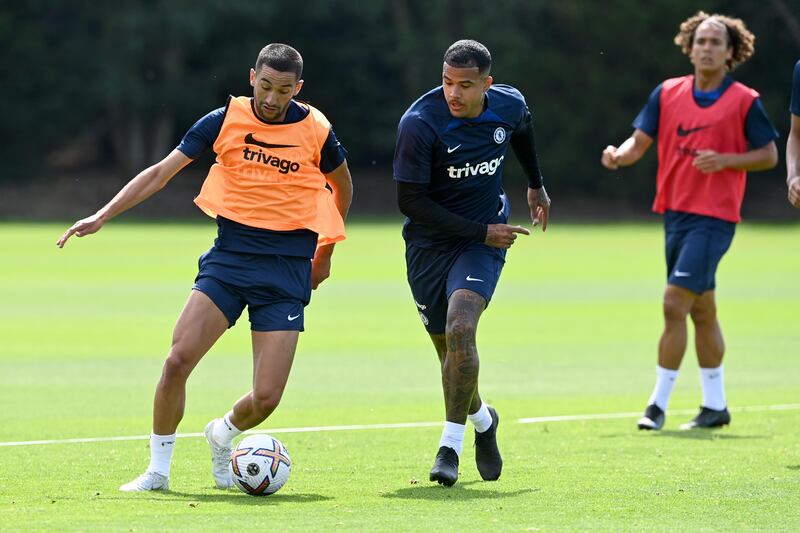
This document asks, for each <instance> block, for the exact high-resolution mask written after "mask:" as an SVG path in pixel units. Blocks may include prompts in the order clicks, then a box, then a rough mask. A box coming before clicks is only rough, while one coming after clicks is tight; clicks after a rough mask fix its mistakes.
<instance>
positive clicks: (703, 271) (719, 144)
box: [601, 11, 778, 430]
mask: <svg viewBox="0 0 800 533" xmlns="http://www.w3.org/2000/svg"><path fill="white" fill-rule="evenodd" d="M754 40H755V37H754V36H753V34H752V33H750V32H749V31H748V30H747V27H746V26H745V24H744V23H743V22H742V21H741V20H739V19H735V18H730V17H727V16H724V15H708V14H707V13H704V12H702V11H700V12H698V13H697V14H695V15H694V16H692V17H690V18H688V19H686V20H685V21H684V22H683V23H681V25H680V31H679V32H678V35H677V36H676V37H675V44H677V45H678V46H680V47H681V50H682V51H683V52H684V53H685V54H686V55H687V56H689V59H690V61H691V62H692V65H694V74H691V75H688V76H683V77H680V78H673V79H669V80H666V81H664V82H663V83H661V84H660V85H659V86H658V87H656V88H655V90H654V91H653V92H652V93H651V94H650V97H649V99H648V100H647V104H646V105H645V107H644V109H643V110H642V111H641V113H639V116H638V117H636V120H635V121H634V123H633V126H634V128H635V130H634V132H633V135H632V136H631V137H630V138H629V139H627V140H626V141H625V142H624V143H622V145H621V146H620V147H619V148H617V147H616V146H608V147H607V148H606V149H605V150H604V151H603V155H602V158H601V162H602V164H603V165H604V166H605V167H606V168H609V169H616V168H618V167H620V166H627V165H632V164H633V163H635V162H636V161H638V160H639V159H640V158H641V157H642V155H644V153H645V152H646V151H647V149H648V148H649V147H650V145H651V144H652V143H653V139H654V138H656V137H657V138H658V176H657V178H656V198H655V202H654V203H653V210H654V211H655V212H657V213H662V214H663V215H664V231H665V236H666V262H667V288H666V291H665V293H664V304H663V309H664V332H663V334H662V335H661V341H660V342H659V345H658V366H657V367H656V385H655V388H654V390H653V393H652V395H651V396H650V400H649V402H648V406H647V409H646V410H645V413H644V416H643V417H642V418H641V419H640V420H639V423H638V426H639V429H646V430H658V429H661V428H662V427H663V425H664V413H665V411H666V410H667V404H668V403H669V397H670V393H671V392H672V387H673V385H674V383H675V379H676V378H677V377H678V368H679V367H680V364H681V360H682V359H683V355H684V352H685V351H686V342H687V331H686V317H687V315H690V316H691V318H692V322H693V323H694V328H695V349H696V352H697V360H698V362H699V365H700V377H701V382H702V387H703V403H702V405H701V407H700V412H699V413H698V414H697V416H696V417H695V418H694V419H693V420H692V421H691V422H689V423H687V424H684V425H683V426H681V427H682V428H683V429H692V428H713V427H719V426H723V425H727V424H729V423H730V420H731V417H730V413H729V412H728V408H727V402H726V400H725V390H724V387H723V369H722V358H723V354H724V352H725V343H724V341H723V338H722V330H721V329H720V325H719V321H718V320H717V307H716V300H715V290H714V289H715V286H716V283H715V274H716V270H717V264H718V263H719V261H720V259H721V258H722V256H723V255H724V254H725V252H726V251H727V250H728V247H729V246H730V244H731V241H732V240H733V234H734V231H735V229H736V223H738V222H739V220H740V219H741V217H740V209H741V205H742V199H743V197H744V191H745V177H746V172H747V171H749V170H750V171H751V170H766V169H769V168H772V167H774V166H775V164H776V163H777V160H778V152H777V149H776V147H775V139H776V138H777V137H778V133H777V131H775V128H774V127H773V126H772V124H771V123H770V121H769V118H767V115H766V112H765V111H764V107H763V105H762V104H761V100H760V99H759V97H758V93H757V92H756V91H754V90H753V89H750V88H749V87H746V86H745V85H742V84H741V83H739V82H736V81H734V80H733V79H732V78H731V77H730V76H729V75H728V72H729V71H731V70H732V69H733V68H734V67H736V66H737V65H739V64H741V63H743V62H745V61H747V59H749V58H750V56H752V55H753V52H754V47H753V42H754Z"/></svg>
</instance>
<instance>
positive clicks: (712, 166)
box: [692, 150, 728, 174]
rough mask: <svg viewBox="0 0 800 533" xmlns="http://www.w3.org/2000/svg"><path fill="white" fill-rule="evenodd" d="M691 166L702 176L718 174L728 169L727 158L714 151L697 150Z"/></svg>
mask: <svg viewBox="0 0 800 533" xmlns="http://www.w3.org/2000/svg"><path fill="white" fill-rule="evenodd" d="M692 165H694V167H695V168H696V169H697V170H699V171H700V172H702V173H704V174H711V173H712V172H719V171H720V170H723V169H725V168H727V167H728V157H727V156H726V155H725V154H719V153H717V152H715V151H714V150H698V151H697V157H695V158H694V160H693V161H692Z"/></svg>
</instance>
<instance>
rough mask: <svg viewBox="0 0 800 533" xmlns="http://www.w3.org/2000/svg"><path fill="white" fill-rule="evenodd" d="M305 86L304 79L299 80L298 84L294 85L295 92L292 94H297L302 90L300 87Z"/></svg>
mask: <svg viewBox="0 0 800 533" xmlns="http://www.w3.org/2000/svg"><path fill="white" fill-rule="evenodd" d="M302 88H303V80H297V85H295V86H294V94H293V95H292V96H297V94H298V93H299V92H300V89H302Z"/></svg>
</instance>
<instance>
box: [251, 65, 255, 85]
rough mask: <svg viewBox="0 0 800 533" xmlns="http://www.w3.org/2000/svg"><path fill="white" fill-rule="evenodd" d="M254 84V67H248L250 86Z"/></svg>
mask: <svg viewBox="0 0 800 533" xmlns="http://www.w3.org/2000/svg"><path fill="white" fill-rule="evenodd" d="M255 86H256V69H254V68H251V69H250V87H255Z"/></svg>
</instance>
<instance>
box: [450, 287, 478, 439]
mask: <svg viewBox="0 0 800 533" xmlns="http://www.w3.org/2000/svg"><path fill="white" fill-rule="evenodd" d="M485 307H486V300H484V299H483V297H482V296H480V295H479V294H477V293H474V292H472V291H470V290H467V289H459V290H457V291H455V292H454V293H453V294H452V295H451V296H450V301H449V303H448V306H447V325H446V326H445V341H446V345H447V352H446V355H445V358H444V362H443V363H442V388H443V389H444V404H445V409H446V411H447V421H448V422H454V423H456V424H465V423H466V421H467V413H468V412H469V411H472V412H475V411H477V410H478V407H480V397H479V396H478V395H477V392H478V370H479V367H480V363H479V361H478V349H477V347H476V345H475V331H476V329H477V327H478V319H480V316H481V313H482V312H483V310H484V308H485ZM476 400H477V404H476Z"/></svg>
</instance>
